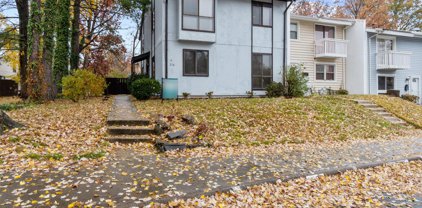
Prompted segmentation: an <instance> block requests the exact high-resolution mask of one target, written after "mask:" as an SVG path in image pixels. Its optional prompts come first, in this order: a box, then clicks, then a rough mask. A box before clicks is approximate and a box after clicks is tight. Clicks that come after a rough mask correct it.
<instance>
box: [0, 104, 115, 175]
mask: <svg viewBox="0 0 422 208" xmlns="http://www.w3.org/2000/svg"><path fill="white" fill-rule="evenodd" d="M110 106H111V101H102V100H101V98H94V99H89V100H84V101H81V102H79V103H74V102H72V101H68V100H57V101H54V102H50V103H45V104H40V105H36V106H34V107H32V108H24V109H19V110H13V111H10V112H8V114H9V116H10V117H11V118H13V119H14V120H16V121H18V122H20V123H22V124H24V125H25V126H26V128H22V129H13V130H10V131H9V132H5V134H4V135H1V136H0V149H1V150H2V151H1V152H0V159H1V160H2V161H4V162H3V164H0V170H2V171H7V170H13V169H19V168H23V169H28V168H30V169H33V168H37V169H45V168H48V167H51V166H53V165H54V163H56V162H63V163H69V162H73V159H74V158H79V157H80V155H89V156H91V155H90V154H95V153H98V152H101V151H102V150H108V148H109V146H107V145H106V144H105V143H104V142H103V140H102V137H103V136H104V135H105V133H106V126H105V124H106V122H105V119H106V116H107V113H108V111H109V109H110ZM102 155H103V154H102ZM94 156H96V157H94ZM93 157H94V158H98V157H99V156H98V155H93Z"/></svg>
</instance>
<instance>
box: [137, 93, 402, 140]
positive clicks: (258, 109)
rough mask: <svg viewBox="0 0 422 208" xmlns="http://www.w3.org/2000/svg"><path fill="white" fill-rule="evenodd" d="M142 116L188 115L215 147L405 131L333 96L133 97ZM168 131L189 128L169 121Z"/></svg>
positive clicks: (351, 137)
mask: <svg viewBox="0 0 422 208" xmlns="http://www.w3.org/2000/svg"><path fill="white" fill-rule="evenodd" d="M136 105H137V107H138V109H139V111H140V112H142V113H144V114H145V115H154V114H163V115H164V116H165V117H166V116H176V118H179V117H181V116H182V115H184V114H191V115H193V116H195V117H196V118H197V120H199V122H200V123H206V124H207V126H208V128H209V129H210V130H209V131H208V133H207V134H206V136H205V137H206V139H207V140H208V141H209V142H210V143H212V144H214V145H215V146H232V145H239V144H246V145H259V144H272V143H304V142H318V141H339V140H341V141H342V140H347V139H355V138H356V139H366V138H379V137H391V136H403V135H406V134H407V132H408V131H409V129H405V128H403V127H401V126H398V125H393V124H391V123H389V122H387V121H385V120H384V119H382V118H381V117H379V116H378V115H375V114H374V113H372V112H370V111H368V110H366V109H364V108H362V107H361V106H358V105H357V104H355V103H354V102H352V101H348V100H346V99H341V98H339V97H329V96H325V97H312V98H297V99H282V98H274V99H270V98H262V99H212V100H209V99H195V100H194V99H192V100H180V101H178V102H176V101H165V102H164V103H161V101H160V100H149V101H139V102H136ZM171 125H172V126H173V127H174V128H173V129H179V128H190V129H188V130H190V131H191V132H192V131H195V127H193V128H192V127H188V126H186V125H183V124H182V123H181V122H180V120H177V119H176V120H173V121H172V122H171Z"/></svg>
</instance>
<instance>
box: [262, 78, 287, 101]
mask: <svg viewBox="0 0 422 208" xmlns="http://www.w3.org/2000/svg"><path fill="white" fill-rule="evenodd" d="M265 90H266V91H267V96H268V97H270V98H271V97H280V96H283V95H284V86H283V83H278V82H272V83H271V84H269V85H268V86H267V87H266V88H265Z"/></svg>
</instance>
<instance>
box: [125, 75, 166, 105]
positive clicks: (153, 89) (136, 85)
mask: <svg viewBox="0 0 422 208" xmlns="http://www.w3.org/2000/svg"><path fill="white" fill-rule="evenodd" d="M130 91H131V93H132V95H133V96H134V97H135V98H136V99H138V100H147V99H149V98H151V97H152V96H153V95H154V94H159V93H160V92H161V85H160V83H159V82H158V81H157V80H155V79H150V78H142V79H138V80H135V81H134V82H133V83H132V84H131V85H130Z"/></svg>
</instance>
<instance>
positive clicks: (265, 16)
mask: <svg viewBox="0 0 422 208" xmlns="http://www.w3.org/2000/svg"><path fill="white" fill-rule="evenodd" d="M252 24H253V25H255V26H265V27H271V26H272V25H273V5H272V4H269V3H264V2H252Z"/></svg>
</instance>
